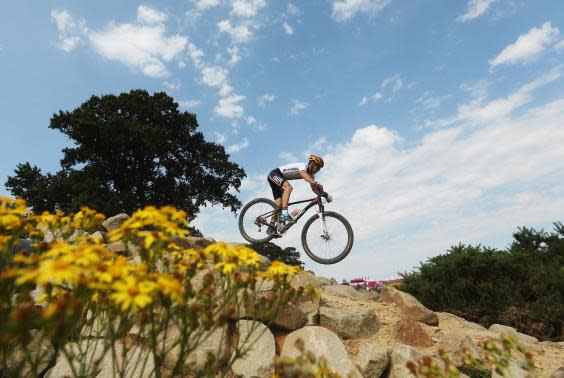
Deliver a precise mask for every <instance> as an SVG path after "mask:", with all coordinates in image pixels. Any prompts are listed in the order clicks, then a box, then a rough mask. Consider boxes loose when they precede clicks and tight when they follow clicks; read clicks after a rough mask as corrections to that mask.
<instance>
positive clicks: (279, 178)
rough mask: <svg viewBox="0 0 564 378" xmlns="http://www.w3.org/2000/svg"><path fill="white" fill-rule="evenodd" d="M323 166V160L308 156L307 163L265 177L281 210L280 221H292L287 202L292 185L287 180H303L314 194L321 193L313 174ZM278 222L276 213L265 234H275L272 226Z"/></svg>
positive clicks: (294, 165) (282, 169) (276, 171)
mask: <svg viewBox="0 0 564 378" xmlns="http://www.w3.org/2000/svg"><path fill="white" fill-rule="evenodd" d="M324 165H325V162H324V161H323V159H322V158H321V157H319V156H317V155H310V156H309V158H308V162H307V163H291V164H286V165H284V166H282V167H279V168H276V169H273V170H272V171H271V172H270V173H269V174H268V177H267V181H268V183H269V184H270V187H271V188H272V195H273V196H274V201H275V202H276V205H278V207H279V208H281V210H282V213H281V216H280V217H281V218H280V220H282V221H285V222H288V221H292V220H293V218H292V216H291V215H290V214H289V213H288V202H290V194H291V193H292V185H290V183H289V182H288V180H299V179H302V180H305V181H307V182H309V184H310V185H311V190H313V192H314V193H315V194H318V193H321V192H323V186H322V185H321V184H320V183H318V182H317V181H315V178H314V176H315V174H316V173H317V172H319V170H320V169H321V168H323V166H324ZM277 220H278V212H275V213H274V214H273V215H272V218H271V219H270V227H269V228H268V230H267V234H272V233H274V232H275V227H274V225H275V224H276V221H277Z"/></svg>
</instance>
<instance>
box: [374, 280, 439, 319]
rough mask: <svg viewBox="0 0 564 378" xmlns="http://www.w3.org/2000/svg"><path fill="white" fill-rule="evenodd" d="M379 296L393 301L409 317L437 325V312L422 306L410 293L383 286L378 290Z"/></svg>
mask: <svg viewBox="0 0 564 378" xmlns="http://www.w3.org/2000/svg"><path fill="white" fill-rule="evenodd" d="M380 298H381V299H382V300H383V301H385V302H389V303H395V304H396V306H398V307H399V308H400V310H401V312H402V313H403V315H404V316H405V317H407V318H409V319H412V320H416V321H418V322H423V323H426V324H429V325H432V326H436V325H439V318H438V316H437V314H435V313H434V312H433V311H431V310H429V309H428V308H427V307H425V306H423V305H422V304H421V303H419V301H418V300H417V299H415V298H414V297H413V296H412V295H411V294H408V293H404V292H402V291H399V290H397V289H395V288H393V287H391V286H385V287H384V288H383V289H382V290H381V291H380Z"/></svg>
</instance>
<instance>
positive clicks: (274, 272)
mask: <svg viewBox="0 0 564 378" xmlns="http://www.w3.org/2000/svg"><path fill="white" fill-rule="evenodd" d="M300 270H301V269H300V267H299V266H293V265H286V264H284V263H283V262H281V261H273V262H272V264H270V266H269V267H268V268H267V270H266V272H261V274H260V276H262V277H264V278H271V279H272V278H274V279H279V278H285V277H291V276H293V275H295V274H297V273H298V272H299V271H300Z"/></svg>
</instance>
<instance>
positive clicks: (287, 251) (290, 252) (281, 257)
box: [249, 242, 304, 268]
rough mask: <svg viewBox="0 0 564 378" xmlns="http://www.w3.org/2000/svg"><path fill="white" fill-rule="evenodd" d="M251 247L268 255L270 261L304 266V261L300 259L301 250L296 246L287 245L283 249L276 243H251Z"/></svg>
mask: <svg viewBox="0 0 564 378" xmlns="http://www.w3.org/2000/svg"><path fill="white" fill-rule="evenodd" d="M249 247H251V248H252V249H254V250H255V251H257V252H258V253H259V254H261V255H263V256H266V257H268V258H269V259H270V261H274V260H278V261H282V262H283V263H285V264H288V265H299V266H301V267H302V268H303V266H304V263H303V261H301V260H300V252H298V251H296V248H294V247H286V248H284V249H282V248H281V247H279V246H277V245H276V244H274V243H270V242H268V243H260V244H255V243H253V244H249Z"/></svg>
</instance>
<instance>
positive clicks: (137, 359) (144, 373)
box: [45, 340, 155, 378]
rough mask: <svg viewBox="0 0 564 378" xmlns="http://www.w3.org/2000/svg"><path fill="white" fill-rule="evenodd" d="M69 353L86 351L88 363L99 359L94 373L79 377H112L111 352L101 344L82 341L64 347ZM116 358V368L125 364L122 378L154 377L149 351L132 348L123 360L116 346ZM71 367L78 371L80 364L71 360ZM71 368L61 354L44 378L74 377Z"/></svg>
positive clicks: (119, 345)
mask: <svg viewBox="0 0 564 378" xmlns="http://www.w3.org/2000/svg"><path fill="white" fill-rule="evenodd" d="M66 347H67V348H68V349H69V350H70V353H72V354H74V355H78V354H79V353H80V351H85V350H86V351H87V352H86V356H85V360H86V361H88V362H91V361H94V360H97V359H101V360H100V364H99V365H98V367H97V369H96V370H95V371H93V372H92V371H91V372H89V374H86V372H85V373H83V374H81V376H93V377H98V378H109V377H114V376H115V374H114V366H113V361H112V352H111V350H109V349H108V350H104V345H103V343H102V342H98V343H96V342H92V340H83V341H81V342H80V345H79V344H76V343H73V344H69V345H67V346H66ZM115 347H116V356H117V363H118V366H122V365H123V364H125V374H124V377H127V378H138V377H141V378H148V377H154V376H155V371H154V370H155V364H154V359H153V355H152V353H151V352H149V351H145V350H142V349H141V348H140V347H137V346H134V347H131V348H129V349H128V351H127V354H126V356H125V359H123V357H122V351H123V345H122V344H121V343H117V344H116V346H115ZM72 366H73V367H74V369H75V370H76V371H79V369H80V362H79V361H78V360H76V359H73V364H72ZM73 367H71V365H70V364H69V363H68V361H67V359H66V358H65V357H64V355H63V354H62V353H60V354H59V356H58V357H57V362H56V364H55V366H54V367H53V368H51V369H49V371H48V372H47V374H46V375H45V377H46V378H70V377H74V374H73Z"/></svg>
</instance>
